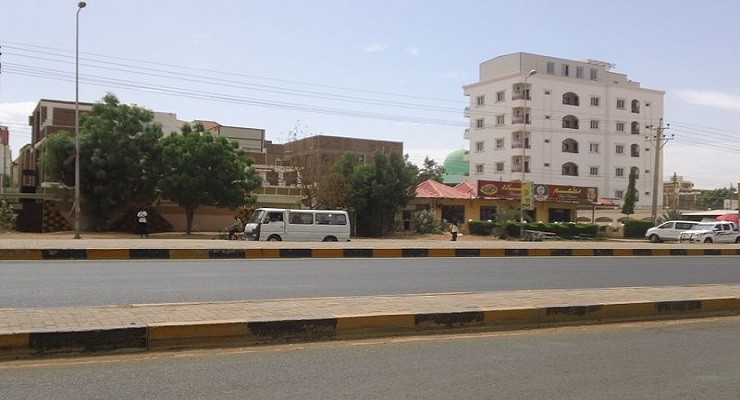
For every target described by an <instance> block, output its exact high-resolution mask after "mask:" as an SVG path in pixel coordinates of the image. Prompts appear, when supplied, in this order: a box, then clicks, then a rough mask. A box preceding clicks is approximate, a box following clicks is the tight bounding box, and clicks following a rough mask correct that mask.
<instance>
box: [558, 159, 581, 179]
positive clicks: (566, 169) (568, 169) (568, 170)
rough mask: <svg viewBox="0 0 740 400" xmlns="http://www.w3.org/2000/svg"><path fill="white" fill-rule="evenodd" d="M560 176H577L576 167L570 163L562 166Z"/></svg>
mask: <svg viewBox="0 0 740 400" xmlns="http://www.w3.org/2000/svg"><path fill="white" fill-rule="evenodd" d="M561 170H562V171H561V174H562V175H567V176H578V165H576V164H575V163H572V162H568V163H565V164H563V166H562V168H561Z"/></svg>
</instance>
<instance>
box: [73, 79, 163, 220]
mask: <svg viewBox="0 0 740 400" xmlns="http://www.w3.org/2000/svg"><path fill="white" fill-rule="evenodd" d="M153 121H154V114H153V113H152V112H151V111H149V110H146V109H144V108H140V107H135V106H128V105H126V104H121V103H120V102H119V100H118V98H117V97H116V96H115V95H114V94H112V93H108V94H106V95H105V97H103V100H102V102H99V103H96V104H95V105H93V108H92V111H91V112H90V113H89V114H88V115H86V116H85V117H84V118H83V124H82V131H81V132H80V152H81V154H80V183H81V185H80V192H81V194H82V197H83V200H84V201H83V205H84V206H83V208H82V210H83V212H85V213H86V214H87V215H88V216H89V217H90V218H91V220H92V222H93V225H94V229H96V230H104V229H107V227H108V221H109V218H110V216H111V215H112V214H113V213H114V212H115V211H116V210H118V209H120V208H121V207H122V206H123V205H125V204H128V203H131V202H138V203H144V204H149V203H150V202H151V201H152V200H153V199H154V196H155V184H156V182H157V180H158V179H159V174H160V164H159V156H158V141H159V139H160V138H161V137H162V127H161V125H159V124H157V123H154V122H153Z"/></svg>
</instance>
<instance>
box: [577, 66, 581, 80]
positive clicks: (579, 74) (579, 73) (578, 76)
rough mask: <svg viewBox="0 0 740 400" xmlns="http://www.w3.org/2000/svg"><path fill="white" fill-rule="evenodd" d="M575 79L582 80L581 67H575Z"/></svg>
mask: <svg viewBox="0 0 740 400" xmlns="http://www.w3.org/2000/svg"><path fill="white" fill-rule="evenodd" d="M576 78H578V79H583V67H576Z"/></svg>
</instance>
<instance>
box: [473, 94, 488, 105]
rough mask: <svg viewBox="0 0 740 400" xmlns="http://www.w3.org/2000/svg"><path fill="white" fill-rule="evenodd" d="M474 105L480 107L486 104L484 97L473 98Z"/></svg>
mask: <svg viewBox="0 0 740 400" xmlns="http://www.w3.org/2000/svg"><path fill="white" fill-rule="evenodd" d="M475 103H476V105H479V106H482V105H485V104H486V96H478V97H476V98H475Z"/></svg>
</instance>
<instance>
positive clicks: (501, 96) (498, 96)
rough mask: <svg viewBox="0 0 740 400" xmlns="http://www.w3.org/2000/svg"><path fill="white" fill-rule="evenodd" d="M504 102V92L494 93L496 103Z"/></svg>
mask: <svg viewBox="0 0 740 400" xmlns="http://www.w3.org/2000/svg"><path fill="white" fill-rule="evenodd" d="M505 100H506V92H505V91H503V90H502V91H500V92H496V101H497V102H499V101H505Z"/></svg>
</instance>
